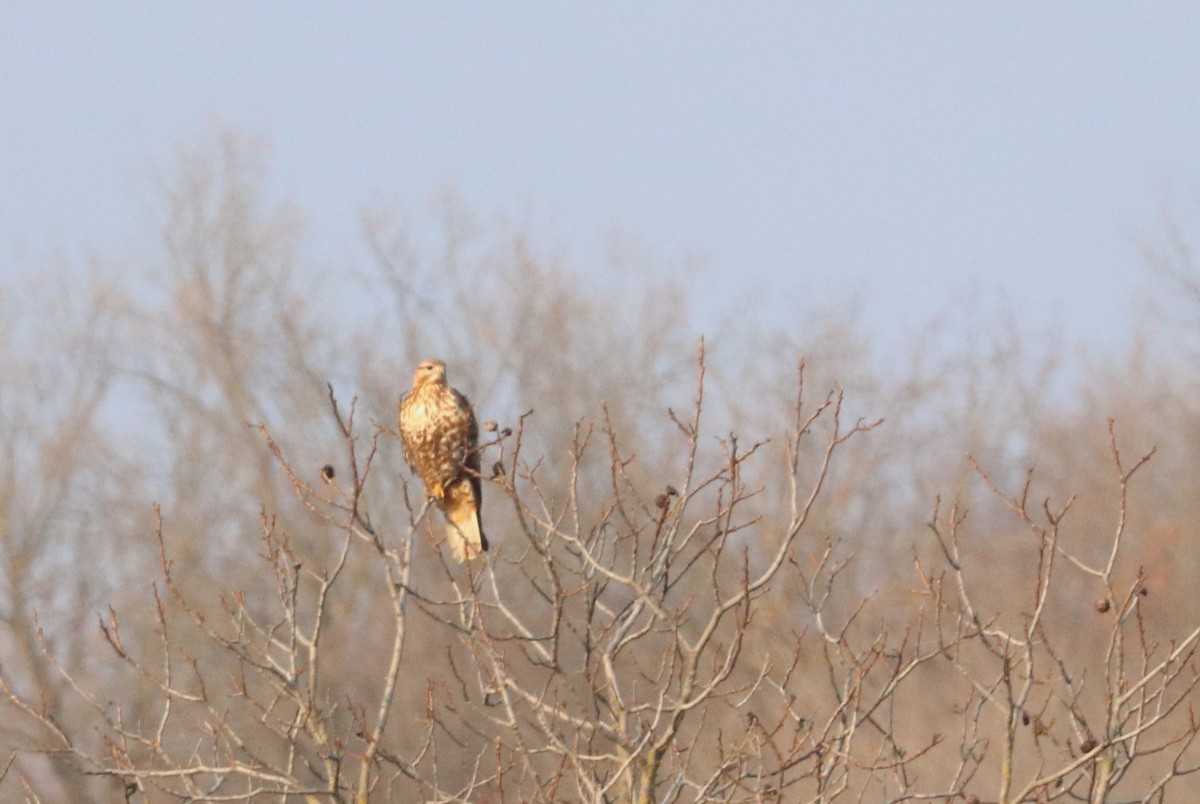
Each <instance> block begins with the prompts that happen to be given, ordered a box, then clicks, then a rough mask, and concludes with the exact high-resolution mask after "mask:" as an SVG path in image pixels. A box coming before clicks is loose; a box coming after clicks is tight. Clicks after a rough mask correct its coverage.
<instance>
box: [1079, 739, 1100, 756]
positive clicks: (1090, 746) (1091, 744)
mask: <svg viewBox="0 0 1200 804" xmlns="http://www.w3.org/2000/svg"><path fill="white" fill-rule="evenodd" d="M1079 750H1080V751H1082V752H1083V753H1085V754H1090V753H1092V752H1093V751H1095V750H1096V741H1095V740H1093V739H1092V738H1091V737H1088V738H1087V739H1086V740H1084V741H1083V742H1082V743H1080V744H1079Z"/></svg>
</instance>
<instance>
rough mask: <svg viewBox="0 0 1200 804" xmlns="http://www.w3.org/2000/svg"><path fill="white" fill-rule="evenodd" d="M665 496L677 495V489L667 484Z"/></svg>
mask: <svg viewBox="0 0 1200 804" xmlns="http://www.w3.org/2000/svg"><path fill="white" fill-rule="evenodd" d="M667 496H668V497H678V496H679V490H678V489H676V488H675V487H674V486H667Z"/></svg>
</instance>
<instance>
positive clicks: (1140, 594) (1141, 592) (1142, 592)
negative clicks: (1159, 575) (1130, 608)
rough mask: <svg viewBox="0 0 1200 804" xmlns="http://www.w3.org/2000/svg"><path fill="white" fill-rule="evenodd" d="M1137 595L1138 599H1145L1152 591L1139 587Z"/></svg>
mask: <svg viewBox="0 0 1200 804" xmlns="http://www.w3.org/2000/svg"><path fill="white" fill-rule="evenodd" d="M1135 594H1136V595H1137V596H1138V597H1145V596H1146V595H1148V594H1150V590H1149V589H1147V588H1146V587H1144V586H1139V587H1138V588H1137V592H1135Z"/></svg>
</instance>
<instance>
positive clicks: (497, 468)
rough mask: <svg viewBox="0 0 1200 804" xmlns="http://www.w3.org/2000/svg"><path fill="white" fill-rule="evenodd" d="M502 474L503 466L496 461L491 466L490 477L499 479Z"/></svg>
mask: <svg viewBox="0 0 1200 804" xmlns="http://www.w3.org/2000/svg"><path fill="white" fill-rule="evenodd" d="M502 474H504V464H502V463H500V461H496V462H495V463H494V464H492V477H500V476H501V475H502Z"/></svg>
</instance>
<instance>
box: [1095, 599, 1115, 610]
mask: <svg viewBox="0 0 1200 804" xmlns="http://www.w3.org/2000/svg"><path fill="white" fill-rule="evenodd" d="M1111 608H1112V604H1111V603H1109V602H1108V598H1106V597H1102V598H1100V599H1099V600H1097V601H1096V611H1098V612H1100V613H1101V614H1103V613H1104V612H1106V611H1108V610H1109V609H1111Z"/></svg>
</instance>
